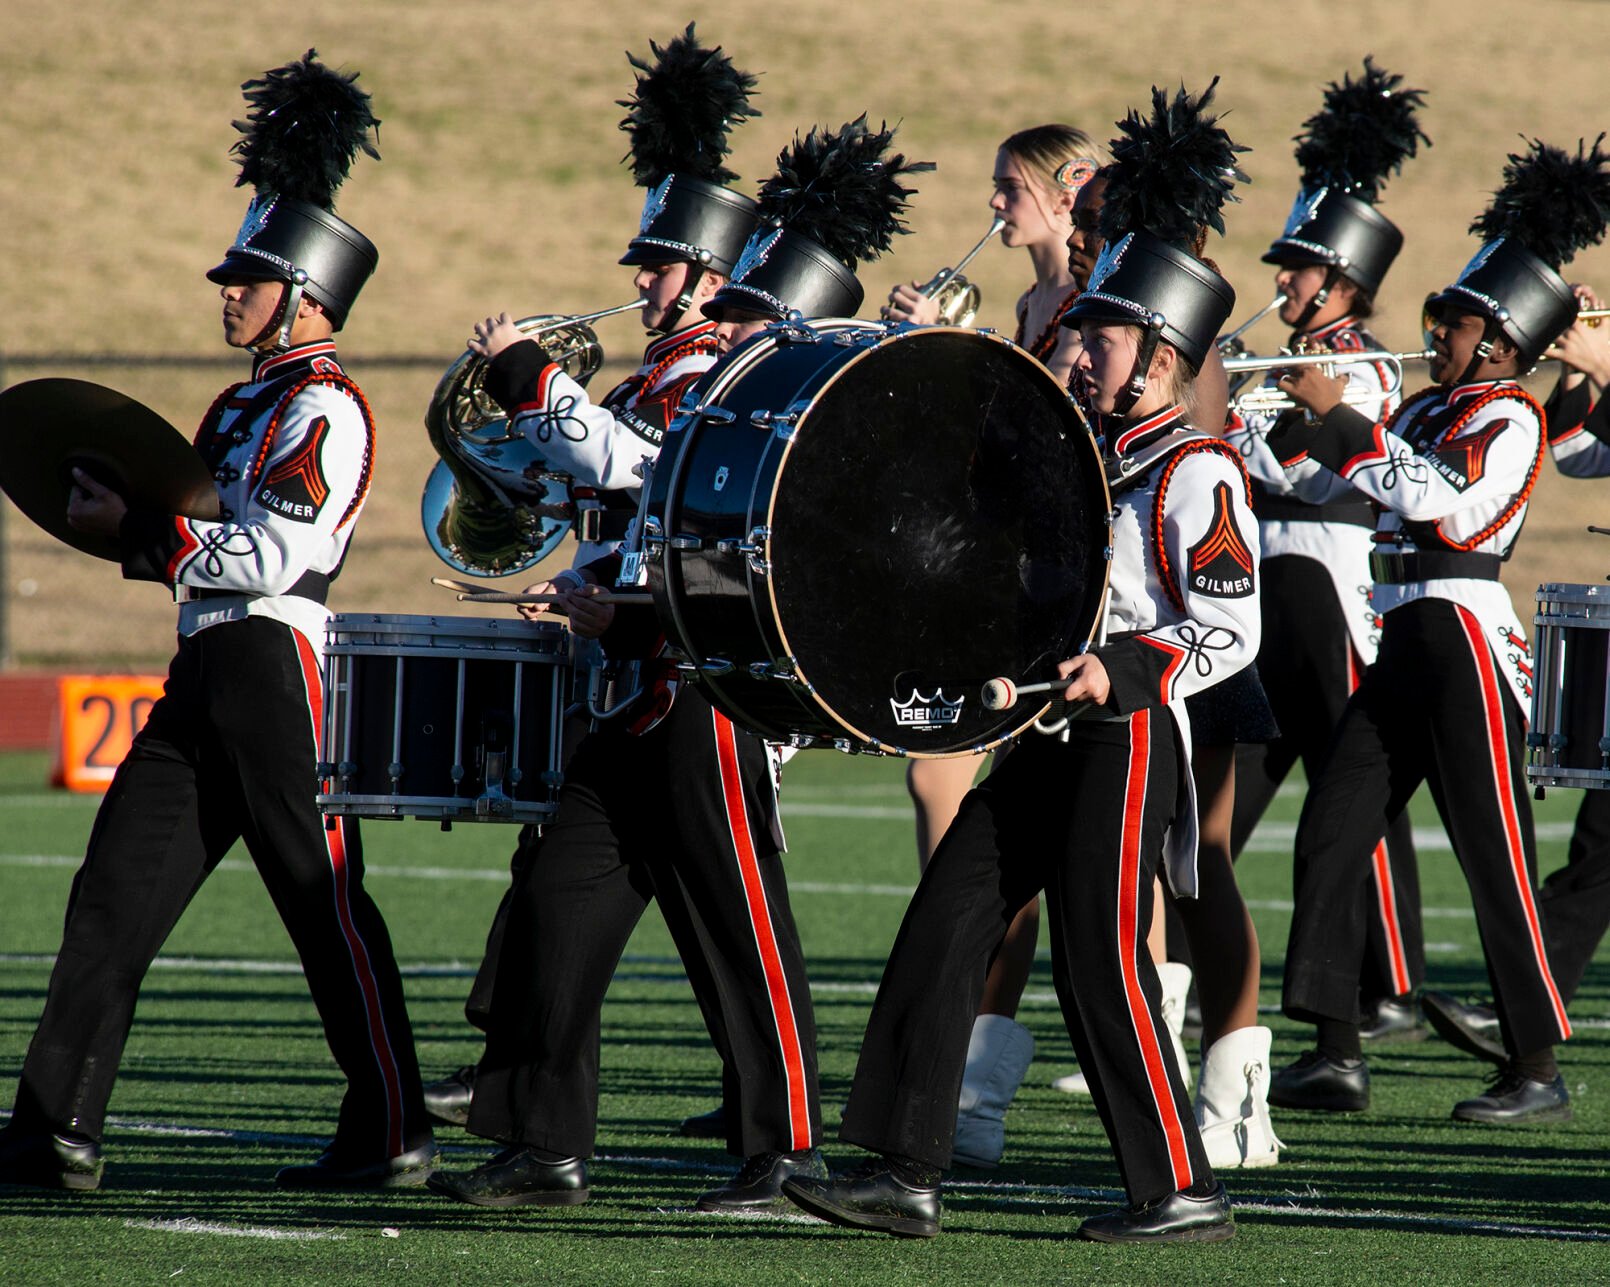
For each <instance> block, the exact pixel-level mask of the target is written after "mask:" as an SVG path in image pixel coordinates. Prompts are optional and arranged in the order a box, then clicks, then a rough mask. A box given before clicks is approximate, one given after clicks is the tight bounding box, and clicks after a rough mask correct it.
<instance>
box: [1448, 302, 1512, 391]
mask: <svg viewBox="0 0 1610 1287" xmlns="http://www.w3.org/2000/svg"><path fill="white" fill-rule="evenodd" d="M1502 333H1503V323H1501V322H1500V321H1499V320H1498V319H1497V318H1496V317H1489V318H1486V319H1485V320H1484V321H1483V323H1482V328H1481V343H1479V344H1477V345H1476V348H1475V351H1474V352H1472V353H1471V355H1470V363H1469V365H1467V366H1466V367H1465V373H1464V374H1463V375H1461V376H1460V377H1459V379H1458V381H1457V383H1459V384H1470V383H1471V382H1472V381H1474V380H1475V378H1476V369H1477V368H1478V367H1480V366H1481V364H1482V363H1483V362H1485V361H1486V360H1487V359H1488V358H1489V357H1491V356H1492V353H1493V341H1494V340H1496V339H1497V338H1498V337H1499V335H1500V334H1502Z"/></svg>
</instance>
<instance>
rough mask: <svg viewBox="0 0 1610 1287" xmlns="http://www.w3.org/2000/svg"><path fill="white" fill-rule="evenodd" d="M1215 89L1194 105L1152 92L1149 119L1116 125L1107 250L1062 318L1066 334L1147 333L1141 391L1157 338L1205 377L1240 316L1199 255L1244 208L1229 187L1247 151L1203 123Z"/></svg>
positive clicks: (1210, 122)
mask: <svg viewBox="0 0 1610 1287" xmlns="http://www.w3.org/2000/svg"><path fill="white" fill-rule="evenodd" d="M1218 83H1219V81H1218V77H1216V76H1215V77H1214V78H1213V82H1212V84H1210V85H1209V86H1208V87H1207V89H1206V90H1205V91H1204V92H1203V93H1202V94H1201V96H1200V97H1197V98H1192V97H1191V96H1190V95H1188V94H1187V93H1186V92H1185V89H1184V88H1183V87H1181V89H1180V91H1179V92H1178V93H1177V94H1176V95H1175V96H1174V99H1173V101H1172V102H1170V101H1169V99H1168V95H1167V94H1166V93H1165V92H1164V91H1163V90H1161V89H1158V88H1157V87H1156V86H1153V87H1152V113H1151V116H1150V118H1148V119H1142V118H1141V116H1140V115H1139V113H1137V112H1136V111H1135V110H1134V109H1130V112H1129V114H1128V115H1127V116H1126V117H1125V118H1124V119H1123V120H1122V121H1119V122H1118V129H1119V131H1120V134H1121V137H1119V138H1116V139H1114V140H1113V141H1112V143H1111V145H1110V146H1111V151H1112V157H1113V160H1112V164H1111V165H1110V166H1109V167H1108V168H1107V169H1106V171H1104V173H1106V175H1107V176H1108V177H1107V194H1106V199H1105V202H1104V204H1103V205H1102V207H1101V215H1100V220H1101V224H1100V227H1101V235H1102V238H1103V240H1104V242H1105V245H1104V246H1103V248H1102V252H1101V256H1100V257H1099V258H1098V259H1097V260H1096V264H1095V267H1094V268H1093V269H1092V270H1091V273H1090V281H1089V284H1088V285H1087V286H1086V287H1085V290H1084V292H1083V293H1082V294H1081V295H1080V296H1079V298H1078V300H1077V301H1076V302H1075V303H1074V305H1073V307H1072V308H1070V309H1069V310H1068V312H1067V314H1066V315H1065V316H1064V318H1063V323H1062V324H1063V325H1064V326H1069V327H1076V326H1078V325H1079V324H1080V323H1081V322H1084V321H1094V322H1104V323H1120V324H1125V325H1133V326H1140V327H1143V328H1145V330H1146V332H1147V333H1148V336H1147V342H1146V343H1145V344H1144V345H1143V353H1144V355H1145V357H1146V362H1142V363H1139V364H1137V370H1136V377H1137V379H1139V380H1141V381H1142V383H1141V385H1140V387H1141V388H1144V375H1145V367H1146V366H1147V365H1148V364H1149V362H1150V355H1151V352H1152V350H1153V348H1155V345H1156V342H1157V340H1158V339H1163V340H1167V341H1168V342H1169V343H1170V344H1172V345H1173V346H1174V347H1175V348H1177V349H1178V350H1179V351H1180V353H1181V354H1182V355H1183V356H1184V357H1185V359H1186V360H1187V361H1188V362H1189V363H1190V364H1191V366H1192V367H1194V368H1197V369H1200V368H1201V365H1202V361H1203V359H1204V358H1205V357H1206V356H1207V353H1208V350H1209V349H1210V348H1211V347H1212V345H1213V341H1214V340H1215V339H1216V338H1217V336H1218V333H1219V328H1220V327H1222V326H1223V325H1224V321H1225V319H1226V318H1227V317H1229V316H1230V310H1231V309H1233V308H1234V307H1235V290H1234V288H1233V287H1232V286H1231V285H1230V283H1229V282H1227V281H1225V279H1224V278H1223V277H1221V276H1220V275H1219V274H1218V273H1217V272H1215V271H1214V270H1213V269H1212V268H1210V267H1209V266H1208V265H1207V264H1205V263H1203V262H1202V260H1201V259H1199V258H1198V257H1197V255H1196V253H1195V247H1196V245H1197V244H1198V243H1199V242H1200V241H1201V239H1202V237H1203V236H1204V235H1205V232H1206V229H1208V228H1213V229H1214V230H1215V231H1217V232H1219V233H1221V234H1222V233H1223V232H1224V220H1223V218H1222V217H1221V215H1220V213H1219V211H1220V209H1221V207H1222V206H1223V204H1224V202H1225V201H1227V200H1229V201H1237V200H1240V198H1238V197H1236V196H1235V195H1234V194H1233V193H1232V192H1231V190H1230V189H1231V187H1232V185H1233V184H1234V183H1235V182H1237V181H1241V182H1246V181H1247V176H1246V175H1244V174H1242V173H1241V171H1240V169H1239V167H1238V166H1237V165H1236V154H1237V153H1238V152H1245V151H1247V149H1246V148H1244V147H1241V146H1239V145H1237V144H1235V143H1233V142H1231V140H1230V136H1229V135H1228V134H1226V133H1225V132H1224V130H1223V129H1221V128H1220V127H1219V126H1218V125H1217V124H1216V119H1217V118H1215V117H1212V116H1208V115H1206V114H1205V109H1206V107H1207V106H1208V104H1209V103H1210V102H1212V100H1213V90H1214V88H1215V87H1216V86H1217V85H1218ZM1132 387H1133V386H1132ZM1134 391H1135V395H1136V396H1139V391H1140V390H1139V388H1136V389H1135V390H1134Z"/></svg>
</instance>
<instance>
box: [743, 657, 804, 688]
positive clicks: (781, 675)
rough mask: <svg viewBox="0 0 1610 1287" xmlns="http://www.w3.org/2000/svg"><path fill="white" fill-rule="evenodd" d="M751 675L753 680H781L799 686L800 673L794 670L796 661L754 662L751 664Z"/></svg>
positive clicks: (800, 681)
mask: <svg viewBox="0 0 1610 1287" xmlns="http://www.w3.org/2000/svg"><path fill="white" fill-rule="evenodd" d="M749 675H750V678H752V679H780V680H782V681H783V683H785V684H799V683H803V682H804V681H803V680H801V679H800V677H799V673H798V672H797V671H796V670H795V669H794V659H793V658H792V657H790V658H789V659H788V660H787V661H752V662H750V663H749Z"/></svg>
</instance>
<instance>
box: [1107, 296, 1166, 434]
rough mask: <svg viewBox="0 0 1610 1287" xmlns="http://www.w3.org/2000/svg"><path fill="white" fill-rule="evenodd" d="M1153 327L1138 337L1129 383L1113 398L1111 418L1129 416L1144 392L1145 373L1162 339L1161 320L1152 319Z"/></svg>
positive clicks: (1150, 365)
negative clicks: (1138, 341) (1130, 410)
mask: <svg viewBox="0 0 1610 1287" xmlns="http://www.w3.org/2000/svg"><path fill="white" fill-rule="evenodd" d="M1153 321H1154V323H1155V324H1154V325H1152V326H1148V327H1147V328H1146V330H1145V331H1144V332H1143V333H1142V335H1141V337H1140V343H1139V345H1137V346H1136V349H1135V366H1134V369H1133V370H1132V371H1130V373H1129V383H1128V384H1126V385H1124V387H1123V388H1122V389H1120V390H1119V391H1118V394H1117V396H1116V397H1114V398H1113V404H1112V411H1111V413H1110V414H1111V416H1112V417H1113V418H1114V419H1122V418H1123V417H1124V416H1126V415H1128V414H1129V409H1130V407H1132V406H1134V405H1135V403H1136V402H1137V401H1139V399H1140V395H1141V394H1143V393H1145V392H1146V373H1147V372H1148V371H1150V370H1151V369H1152V357H1153V356H1154V355H1155V354H1156V352H1157V344H1158V341H1159V340H1161V339H1162V338H1163V330H1162V319H1161V318H1159V317H1154V318H1153Z"/></svg>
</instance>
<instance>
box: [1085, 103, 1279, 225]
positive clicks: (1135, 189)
mask: <svg viewBox="0 0 1610 1287" xmlns="http://www.w3.org/2000/svg"><path fill="white" fill-rule="evenodd" d="M1218 83H1219V78H1218V77H1217V76H1215V77H1214V78H1213V83H1212V84H1211V85H1209V86H1208V87H1207V89H1206V90H1204V91H1203V92H1202V94H1201V95H1200V96H1199V97H1197V98H1192V97H1191V96H1190V95H1188V94H1187V93H1186V92H1185V89H1184V87H1183V86H1181V88H1180V91H1179V93H1177V94H1175V95H1174V101H1173V102H1172V103H1171V102H1169V99H1168V95H1167V93H1166V92H1164V91H1163V90H1161V89H1158V88H1157V87H1156V86H1155V85H1154V86H1153V87H1152V114H1151V116H1150V118H1148V119H1144V120H1143V119H1142V118H1141V116H1140V114H1139V113H1138V112H1136V111H1135V110H1134V109H1133V108H1131V109H1130V112H1129V115H1128V116H1126V117H1125V118H1124V119H1123V120H1121V121H1119V122H1118V128H1119V130H1120V131H1121V137H1119V138H1116V139H1114V140H1113V141H1112V143H1111V144H1110V149H1111V152H1112V158H1113V160H1112V166H1111V171H1110V177H1109V178H1108V180H1107V196H1106V202H1105V204H1104V205H1103V206H1102V208H1101V215H1100V219H1101V235H1102V237H1103V238H1104V239H1105V240H1106V241H1107V242H1108V244H1109V245H1110V244H1112V243H1113V242H1116V241H1118V240H1119V239H1120V238H1122V237H1123V236H1125V235H1126V234H1128V233H1131V232H1139V231H1142V230H1144V231H1146V232H1149V233H1151V234H1152V235H1153V236H1155V237H1159V238H1161V239H1162V240H1164V241H1168V242H1172V243H1173V244H1175V245H1178V246H1183V247H1187V248H1190V247H1192V246H1194V244H1195V243H1196V241H1197V239H1198V238H1199V237H1200V236H1201V235H1202V232H1203V230H1204V229H1206V228H1212V229H1214V230H1215V231H1216V232H1219V233H1223V232H1224V219H1223V217H1222V216H1221V215H1220V213H1219V211H1220V209H1221V208H1222V207H1223V205H1224V203H1225V202H1226V201H1239V200H1240V199H1241V198H1240V197H1237V196H1236V195H1235V194H1234V193H1233V192H1232V191H1231V188H1232V187H1233V186H1234V185H1235V183H1237V182H1241V183H1246V182H1248V179H1247V176H1246V175H1244V174H1243V173H1241V170H1240V168H1239V167H1238V166H1237V165H1236V154H1237V153H1238V152H1246V151H1248V150H1249V149H1247V148H1244V147H1241V146H1240V145H1238V144H1236V143H1233V142H1231V140H1230V136H1229V135H1228V134H1226V133H1225V132H1224V130H1223V129H1221V128H1220V127H1219V125H1218V124H1217V120H1218V118H1217V117H1214V116H1209V115H1207V114H1206V109H1207V106H1208V104H1209V103H1211V102H1212V101H1213V91H1214V89H1215V88H1216V87H1217V85H1218Z"/></svg>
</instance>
